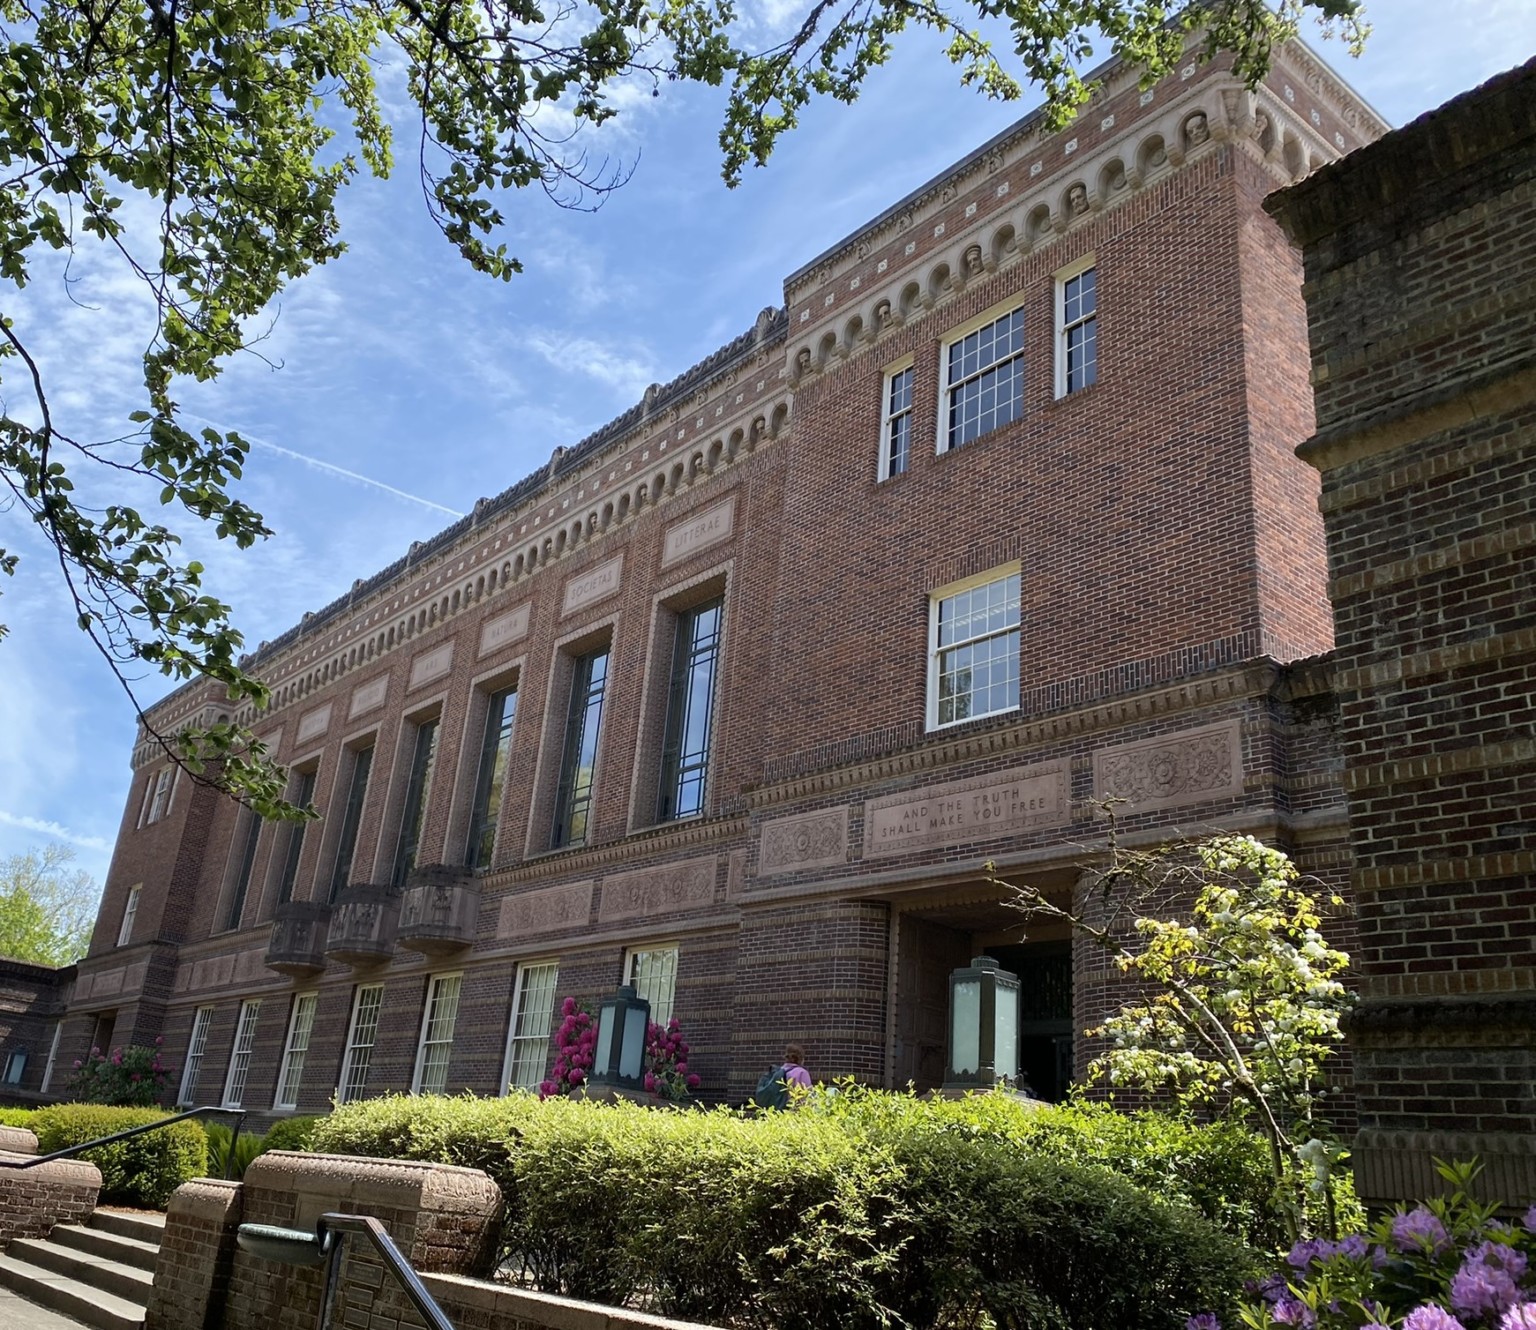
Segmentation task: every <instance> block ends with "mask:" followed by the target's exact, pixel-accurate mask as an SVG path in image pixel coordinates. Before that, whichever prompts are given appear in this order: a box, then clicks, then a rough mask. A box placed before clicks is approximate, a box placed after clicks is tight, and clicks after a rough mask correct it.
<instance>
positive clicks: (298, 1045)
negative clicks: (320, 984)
mask: <svg viewBox="0 0 1536 1330" xmlns="http://www.w3.org/2000/svg"><path fill="white" fill-rule="evenodd" d="M319 1000H320V999H319V996H318V995H317V994H315V993H300V994H299V995H298V996H297V997H295V998H294V999H293V1014H292V1015H291V1016H290V1017H289V1018H288V1042H287V1043H286V1044H285V1045H284V1046H283V1065H282V1067H281V1069H280V1070H279V1071H278V1073H277V1099H276V1100H275V1101H274V1102H273V1105H272V1107H273V1108H297V1107H298V1106H299V1086H300V1085H301V1084H302V1082H303V1080H304V1059H305V1058H306V1057H307V1056H308V1055H309V1036H310V1034H311V1032H312V1031H313V1030H314V1028H315V1006H316V1004H317V1003H318V1002H319Z"/></svg>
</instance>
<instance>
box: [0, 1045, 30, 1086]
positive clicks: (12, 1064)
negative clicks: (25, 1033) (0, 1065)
mask: <svg viewBox="0 0 1536 1330" xmlns="http://www.w3.org/2000/svg"><path fill="white" fill-rule="evenodd" d="M26 1074H27V1050H26V1049H24V1048H13V1049H12V1050H11V1051H10V1052H9V1053H7V1054H6V1055H5V1072H4V1075H3V1076H0V1081H3V1082H4V1083H5V1084H6V1085H20V1084H21V1078H22V1077H23V1076H25V1075H26Z"/></svg>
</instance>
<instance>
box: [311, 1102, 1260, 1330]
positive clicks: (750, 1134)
mask: <svg viewBox="0 0 1536 1330" xmlns="http://www.w3.org/2000/svg"><path fill="white" fill-rule="evenodd" d="M1112 1117H1113V1115H1111V1114H1109V1113H1108V1112H1107V1111H1102V1112H1101V1111H1100V1110H1093V1109H1082V1110H1063V1111H1061V1112H1060V1113H1056V1114H1052V1113H1050V1112H1049V1111H1047V1112H1045V1113H1039V1112H1036V1111H1035V1110H1032V1109H1030V1108H1028V1107H1026V1106H1023V1105H1020V1104H1019V1103H1018V1102H1016V1101H1014V1100H1012V1099H1009V1098H1006V1097H1003V1096H976V1097H973V1098H969V1099H966V1100H963V1101H960V1102H945V1101H927V1100H919V1099H917V1098H915V1097H912V1096H906V1095H891V1094H884V1093H881V1092H875V1091H862V1090H860V1091H856V1092H852V1093H846V1094H842V1095H837V1096H821V1095H818V1096H814V1097H813V1098H812V1099H810V1100H808V1101H807V1103H806V1105H805V1106H804V1107H803V1108H802V1109H801V1110H800V1111H798V1112H794V1113H773V1114H763V1115H756V1116H743V1115H739V1114H735V1113H731V1112H729V1111H726V1110H723V1109H722V1110H714V1111H710V1112H704V1111H693V1112H658V1111H654V1110H647V1109H643V1108H640V1107H638V1106H635V1105H632V1104H627V1103H620V1104H613V1105H606V1104H597V1103H593V1102H590V1101H582V1100H571V1099H566V1098H563V1097H557V1098H552V1099H549V1100H547V1101H545V1102H543V1103H540V1102H539V1101H537V1100H535V1099H534V1098H532V1097H531V1096H523V1095H514V1096H509V1097H508V1098H506V1099H499V1100H481V1099H475V1098H473V1097H469V1096H465V1097H461V1098H454V1099H445V1098H432V1097H426V1096H422V1097H408V1096H396V1097H392V1098H385V1099H376V1100H369V1101H365V1102H363V1103H358V1104H347V1105H344V1106H342V1107H340V1108H338V1109H337V1110H336V1112H335V1113H334V1114H332V1115H331V1117H329V1118H326V1119H324V1120H322V1121H321V1122H320V1123H319V1124H317V1126H316V1129H315V1132H314V1135H313V1137H312V1138H311V1144H312V1148H315V1149H317V1150H324V1151H328V1152H336V1153H349V1154H368V1155H378V1156H382V1157H389V1158H418V1159H437V1160H442V1161H444V1162H449V1163H461V1164H472V1165H475V1166H478V1167H481V1168H484V1169H486V1171H487V1172H489V1173H490V1174H491V1176H492V1177H493V1178H495V1180H496V1181H497V1182H498V1184H499V1185H500V1186H501V1188H502V1192H503V1196H504V1197H505V1199H506V1202H507V1208H506V1217H505V1221H504V1222H505V1227H504V1231H503V1248H504V1256H505V1257H506V1258H507V1259H508V1260H509V1261H510V1262H511V1263H512V1266H513V1268H514V1269H517V1270H519V1271H521V1274H522V1277H523V1278H524V1280H525V1281H526V1282H529V1283H531V1284H534V1285H536V1286H537V1287H540V1288H543V1289H545V1290H548V1291H552V1292H559V1293H564V1294H568V1295H571V1296H575V1297H583V1298H592V1299H596V1300H599V1301H605V1302H614V1303H628V1304H630V1305H643V1306H644V1307H646V1308H647V1309H648V1310H652V1311H655V1312H658V1313H662V1314H665V1315H670V1316H678V1317H686V1318H690V1319H695V1320H702V1321H706V1322H710V1323H714V1324H730V1325H741V1326H765V1327H766V1326H775V1327H782V1328H784V1330H791V1328H794V1330H798V1328H799V1327H806V1328H807V1330H809V1328H810V1327H821V1326H826V1325H840V1326H846V1327H851V1328H857V1327H865V1326H868V1327H875V1326H887V1325H895V1324H911V1325H935V1326H957V1327H958V1326H973V1327H980V1326H983V1325H986V1324H988V1323H990V1324H992V1325H994V1326H997V1327H1020V1328H1021V1330H1022V1328H1023V1327H1026V1326H1028V1327H1032V1328H1033V1327H1040V1328H1043V1327H1048V1326H1061V1327H1070V1328H1071V1330H1078V1328H1079V1327H1081V1328H1082V1330H1088V1328H1089V1327H1094V1328H1095V1330H1097V1328H1098V1327H1103V1326H1108V1325H1115V1326H1117V1327H1125V1328H1126V1330H1138V1328H1140V1327H1148V1328H1149V1330H1151V1328H1154V1327H1155V1328H1156V1330H1163V1328H1164V1327H1168V1328H1169V1330H1178V1327H1182V1326H1183V1323H1184V1318H1185V1317H1187V1316H1188V1315H1190V1314H1191V1313H1192V1312H1194V1311H1196V1310H1199V1309H1201V1308H1204V1307H1208V1306H1216V1305H1224V1304H1225V1301H1226V1300H1227V1298H1228V1296H1229V1294H1230V1293H1231V1292H1233V1291H1235V1290H1236V1289H1237V1288H1238V1287H1239V1286H1240V1284H1241V1282H1242V1278H1243V1277H1244V1276H1245V1275H1246V1274H1248V1273H1250V1271H1251V1267H1252V1261H1251V1258H1250V1256H1249V1255H1248V1253H1247V1252H1246V1251H1245V1249H1244V1248H1243V1247H1242V1246H1241V1245H1240V1244H1239V1243H1238V1242H1235V1241H1234V1240H1233V1239H1232V1238H1230V1237H1228V1236H1226V1235H1224V1234H1222V1233H1221V1232H1220V1231H1219V1230H1218V1229H1216V1228H1215V1227H1214V1226H1213V1225H1212V1224H1210V1223H1208V1222H1207V1221H1206V1220H1205V1219H1204V1218H1203V1217H1202V1216H1200V1215H1199V1214H1197V1213H1195V1211H1194V1210H1193V1209H1192V1208H1191V1207H1190V1206H1189V1205H1186V1204H1173V1203H1169V1202H1168V1201H1167V1200H1163V1199H1158V1198H1156V1197H1154V1196H1152V1195H1151V1194H1149V1192H1148V1191H1147V1190H1144V1189H1142V1188H1141V1187H1138V1186H1136V1185H1134V1184H1133V1183H1131V1182H1129V1181H1127V1180H1126V1179H1125V1178H1124V1177H1122V1176H1118V1175H1116V1174H1115V1173H1112V1172H1111V1171H1109V1170H1108V1169H1106V1168H1103V1167H1101V1166H1098V1165H1096V1164H1095V1163H1092V1162H1087V1161H1088V1160H1089V1159H1090V1157H1092V1156H1094V1155H1096V1154H1097V1155H1104V1156H1109V1155H1111V1154H1113V1153H1114V1151H1115V1148H1116V1146H1117V1144H1120V1145H1124V1146H1125V1148H1126V1149H1127V1150H1130V1151H1131V1152H1132V1153H1134V1141H1135V1138H1136V1132H1135V1130H1134V1124H1133V1125H1132V1126H1131V1127H1129V1128H1126V1129H1124V1130H1123V1131H1122V1130H1121V1129H1119V1128H1116V1127H1112V1126H1111V1125H1110V1119H1111V1118H1112ZM1153 1121H1154V1119H1151V1118H1150V1117H1149V1118H1148V1119H1147V1122H1148V1123H1152V1122H1153ZM1205 1130H1206V1131H1207V1132H1208V1137H1207V1136H1205V1135H1202V1131H1201V1129H1196V1128H1190V1127H1181V1126H1179V1125H1177V1124H1169V1126H1168V1128H1167V1129H1166V1131H1165V1132H1164V1133H1163V1134H1162V1135H1161V1136H1157V1134H1156V1133H1155V1132H1153V1133H1149V1135H1151V1136H1152V1137H1153V1139H1152V1142H1151V1144H1149V1145H1148V1147H1147V1148H1146V1150H1145V1151H1144V1152H1143V1157H1141V1158H1140V1159H1138V1160H1137V1161H1136V1167H1138V1168H1141V1169H1142V1170H1143V1171H1144V1172H1145V1173H1146V1175H1147V1176H1148V1177H1149V1178H1150V1179H1154V1180H1156V1181H1157V1183H1158V1185H1164V1184H1170V1185H1169V1187H1168V1190H1169V1195H1170V1196H1172V1197H1175V1198H1179V1197H1183V1196H1186V1195H1187V1194H1189V1193H1192V1192H1194V1191H1196V1190H1200V1189H1202V1188H1203V1189H1205V1190H1207V1191H1209V1192H1211V1193H1212V1194H1213V1195H1214V1194H1215V1193H1216V1192H1217V1191H1219V1189H1220V1187H1221V1185H1222V1181H1223V1179H1224V1178H1226V1177H1229V1176H1230V1177H1233V1178H1236V1179H1237V1180H1238V1183H1239V1185H1240V1186H1245V1187H1247V1188H1248V1192H1247V1193H1245V1194H1244V1195H1240V1196H1237V1197H1233V1198H1223V1199H1222V1200H1220V1201H1217V1200H1214V1199H1213V1200H1210V1202H1209V1203H1210V1208H1211V1209H1212V1210H1214V1211H1216V1212H1217V1213H1221V1214H1223V1215H1225V1216H1226V1217H1227V1218H1228V1219H1229V1220H1232V1219H1234V1218H1235V1216H1236V1214H1237V1212H1238V1211H1239V1210H1240V1209H1241V1207H1243V1206H1244V1205H1246V1204H1248V1203H1249V1201H1250V1199H1251V1197H1252V1194H1253V1192H1254V1190H1255V1185H1256V1184H1255V1183H1254V1177H1255V1175H1261V1174H1262V1167H1258V1168H1256V1167H1255V1166H1254V1165H1253V1163H1252V1158H1253V1156H1254V1154H1255V1153H1257V1154H1259V1155H1262V1150H1263V1147H1262V1144H1261V1143H1259V1144H1255V1143H1254V1141H1253V1139H1252V1138H1251V1137H1250V1138H1249V1143H1248V1147H1247V1154H1246V1155H1244V1152H1243V1150H1241V1149H1240V1148H1238V1147H1237V1146H1236V1145H1235V1144H1234V1143H1233V1142H1234V1139H1235V1133H1234V1129H1229V1128H1223V1129H1215V1128H1213V1129H1205ZM1176 1143H1178V1144H1176ZM1073 1149H1076V1150H1077V1151H1078V1154H1077V1155H1073V1154H1072V1153H1071V1151H1072V1150H1073ZM1053 1156H1060V1157H1053ZM1229 1156H1230V1157H1229ZM1079 1158H1081V1160H1082V1162H1079ZM1234 1158H1235V1159H1236V1160H1237V1162H1233V1159H1234ZM1181 1168H1182V1169H1183V1170H1184V1172H1183V1173H1181V1172H1180V1170H1181ZM1191 1175H1193V1177H1191ZM1179 1188H1182V1189H1183V1190H1179ZM1259 1189H1260V1190H1261V1188H1259ZM1235 1226H1236V1227H1241V1225H1235ZM988 1318H990V1322H989V1321H988Z"/></svg>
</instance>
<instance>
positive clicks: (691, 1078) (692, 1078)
mask: <svg viewBox="0 0 1536 1330" xmlns="http://www.w3.org/2000/svg"><path fill="white" fill-rule="evenodd" d="M700 1084H701V1082H700V1080H699V1078H698V1077H697V1076H696V1075H695V1074H694V1073H693V1072H691V1071H690V1072H689V1073H688V1088H689V1089H690V1090H697V1089H698V1088H699V1085H700Z"/></svg>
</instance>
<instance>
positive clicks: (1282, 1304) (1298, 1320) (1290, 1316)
mask: <svg viewBox="0 0 1536 1330" xmlns="http://www.w3.org/2000/svg"><path fill="white" fill-rule="evenodd" d="M1270 1315H1271V1316H1273V1317H1274V1318H1275V1320H1276V1322H1278V1323H1279V1324H1280V1325H1304V1326H1312V1325H1316V1324H1317V1317H1316V1316H1314V1315H1313V1314H1312V1309H1311V1308H1310V1307H1309V1306H1307V1304H1306V1303H1304V1302H1302V1301H1301V1300H1300V1299H1299V1298H1289V1297H1287V1298H1281V1299H1280V1301H1279V1302H1277V1303H1275V1305H1274V1309H1273V1310H1272V1311H1271V1312H1270Z"/></svg>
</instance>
